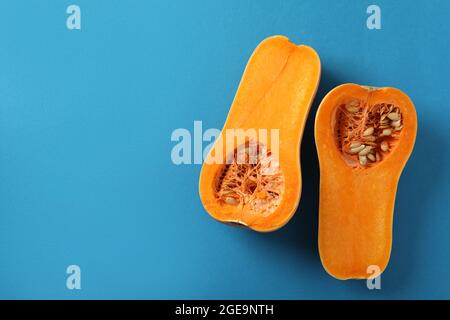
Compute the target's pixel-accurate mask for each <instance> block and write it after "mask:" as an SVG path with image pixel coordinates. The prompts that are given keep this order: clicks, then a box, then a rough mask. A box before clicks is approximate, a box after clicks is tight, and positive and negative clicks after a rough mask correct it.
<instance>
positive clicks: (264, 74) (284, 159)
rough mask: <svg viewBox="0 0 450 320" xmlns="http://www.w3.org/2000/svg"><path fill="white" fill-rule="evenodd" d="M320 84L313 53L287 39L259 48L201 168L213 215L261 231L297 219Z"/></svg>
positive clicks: (201, 185) (202, 186) (205, 199)
mask: <svg viewBox="0 0 450 320" xmlns="http://www.w3.org/2000/svg"><path fill="white" fill-rule="evenodd" d="M319 78H320V60H319V57H318V55H317V53H316V52H315V51H314V50H313V49H312V48H310V47H307V46H304V45H299V46H297V45H295V44H293V43H292V42H290V41H289V40H288V39H287V38H286V37H283V36H274V37H270V38H267V39H265V40H264V41H262V42H261V43H260V44H259V45H258V47H257V48H256V49H255V51H254V52H253V55H252V56H251V58H250V60H249V62H248V64H247V67H246V69H245V71H244V74H243V77H242V80H241V83H240V85H239V88H238V90H237V93H236V96H235V98H234V101H233V103H232V106H231V108H230V111H229V114H228V118H227V120H226V122H225V125H224V127H223V129H222V132H221V134H220V136H219V137H218V138H217V139H216V141H215V143H214V146H213V147H212V149H211V151H210V152H209V154H208V156H207V157H206V159H205V162H204V164H203V167H202V170H201V174H200V180H199V193H200V198H201V201H202V203H203V206H204V208H205V209H206V211H207V212H208V213H209V214H210V215H211V216H212V217H214V218H215V219H217V220H219V221H221V222H224V223H228V224H232V225H240V226H246V227H248V228H251V229H253V230H256V231H272V230H275V229H278V228H280V227H281V226H283V225H284V224H285V223H287V222H288V221H289V219H290V218H291V217H292V215H293V214H294V213H295V211H296V208H297V206H298V203H299V200H300V192H301V169H300V157H299V152H300V142H301V138H302V135H303V130H304V127H305V122H306V119H307V116H308V112H309V109H310V106H311V103H312V101H313V98H314V95H315V93H316V90H317V86H318V83H319ZM233 131H234V133H236V132H238V131H241V133H242V132H245V133H244V135H245V138H244V139H240V138H239V137H238V135H237V134H233V133H232V134H229V132H233ZM248 132H256V133H257V135H252V134H248V135H247V134H246V133H248ZM263 138H264V139H263ZM239 159H242V161H239ZM251 159H253V161H250V160H251Z"/></svg>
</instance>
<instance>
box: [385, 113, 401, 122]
mask: <svg viewBox="0 0 450 320" xmlns="http://www.w3.org/2000/svg"><path fill="white" fill-rule="evenodd" d="M387 117H388V118H389V119H391V120H393V121H397V120H400V114H398V113H397V112H391V113H389V114H388V115H387Z"/></svg>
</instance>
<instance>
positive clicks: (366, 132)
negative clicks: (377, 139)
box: [363, 127, 374, 137]
mask: <svg viewBox="0 0 450 320" xmlns="http://www.w3.org/2000/svg"><path fill="white" fill-rule="evenodd" d="M373 130H374V129H373V127H369V128H367V129H366V130H364V132H363V136H364V137H367V136H371V135H372V134H373Z"/></svg>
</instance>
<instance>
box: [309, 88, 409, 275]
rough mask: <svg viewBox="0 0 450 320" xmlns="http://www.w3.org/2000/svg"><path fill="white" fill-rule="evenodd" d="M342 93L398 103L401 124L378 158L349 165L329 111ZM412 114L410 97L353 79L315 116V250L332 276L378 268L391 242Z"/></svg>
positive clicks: (330, 95)
mask: <svg viewBox="0 0 450 320" xmlns="http://www.w3.org/2000/svg"><path fill="white" fill-rule="evenodd" d="M344 96H353V97H360V98H363V97H366V98H367V99H369V98H370V101H371V103H372V104H375V103H382V102H387V103H393V104H395V105H397V106H398V107H399V108H400V111H401V113H402V117H403V129H402V132H401V135H400V137H399V143H398V145H396V146H395V148H394V149H393V150H392V152H391V153H390V154H389V155H388V156H387V157H386V158H385V159H383V160H382V161H381V162H380V163H378V164H376V165H375V166H373V167H370V168H359V169H355V168H351V167H350V166H349V165H348V164H346V163H345V162H344V161H343V159H342V157H341V154H340V151H339V150H338V148H337V147H336V143H335V136H334V130H333V113H334V112H335V108H336V106H337V104H338V101H339V100H340V99H341V98H342V97H344ZM416 133H417V115H416V110H415V107H414V105H413V103H412V101H411V100H410V98H409V97H408V96H407V95H406V94H404V93H403V92H402V91H400V90H398V89H394V88H369V87H364V86H359V85H356V84H344V85H341V86H338V87H336V88H335V89H333V90H332V91H331V92H329V93H328V94H327V96H326V97H325V98H324V99H323V101H322V103H321V104H320V106H319V109H318V112H317V115H316V121H315V140H316V147H317V152H318V157H319V164H320V200H319V201H320V203H319V252H320V258H321V261H322V265H323V267H324V268H325V270H326V271H327V272H328V273H329V274H330V275H331V276H333V277H335V278H337V279H340V280H346V279H366V278H368V277H369V276H371V274H369V273H368V272H367V268H368V267H369V266H370V265H376V266H378V267H379V268H380V272H383V271H384V270H385V268H386V266H387V264H388V261H389V257H390V253H391V247H392V224H393V214H394V205H395V196H396V192H397V185H398V181H399V179H400V175H401V173H402V170H403V168H404V166H405V165H406V162H407V160H408V158H409V156H410V154H411V152H412V150H413V147H414V143H415V139H416Z"/></svg>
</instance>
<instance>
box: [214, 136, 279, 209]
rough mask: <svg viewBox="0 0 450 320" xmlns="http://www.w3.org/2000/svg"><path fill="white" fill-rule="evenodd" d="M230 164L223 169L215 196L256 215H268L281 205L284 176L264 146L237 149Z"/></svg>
mask: <svg viewBox="0 0 450 320" xmlns="http://www.w3.org/2000/svg"><path fill="white" fill-rule="evenodd" d="M232 157H233V158H232V161H231V163H230V162H229V163H230V164H227V165H225V166H224V168H223V169H222V171H221V172H220V174H219V176H218V179H217V183H216V197H217V199H218V201H219V202H221V203H222V204H225V205H233V206H237V207H238V206H249V207H250V208H251V210H252V211H253V212H255V213H259V214H263V215H269V214H271V213H273V212H274V211H275V210H276V208H277V207H278V206H279V205H280V202H281V198H282V195H283V190H284V176H283V173H282V171H281V169H280V167H279V165H277V163H275V159H274V157H273V155H272V153H271V152H270V150H268V149H267V148H266V147H265V146H264V145H262V144H260V143H256V142H247V143H246V144H245V145H242V146H240V147H238V148H237V149H236V150H235V151H234V154H233V155H232Z"/></svg>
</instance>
